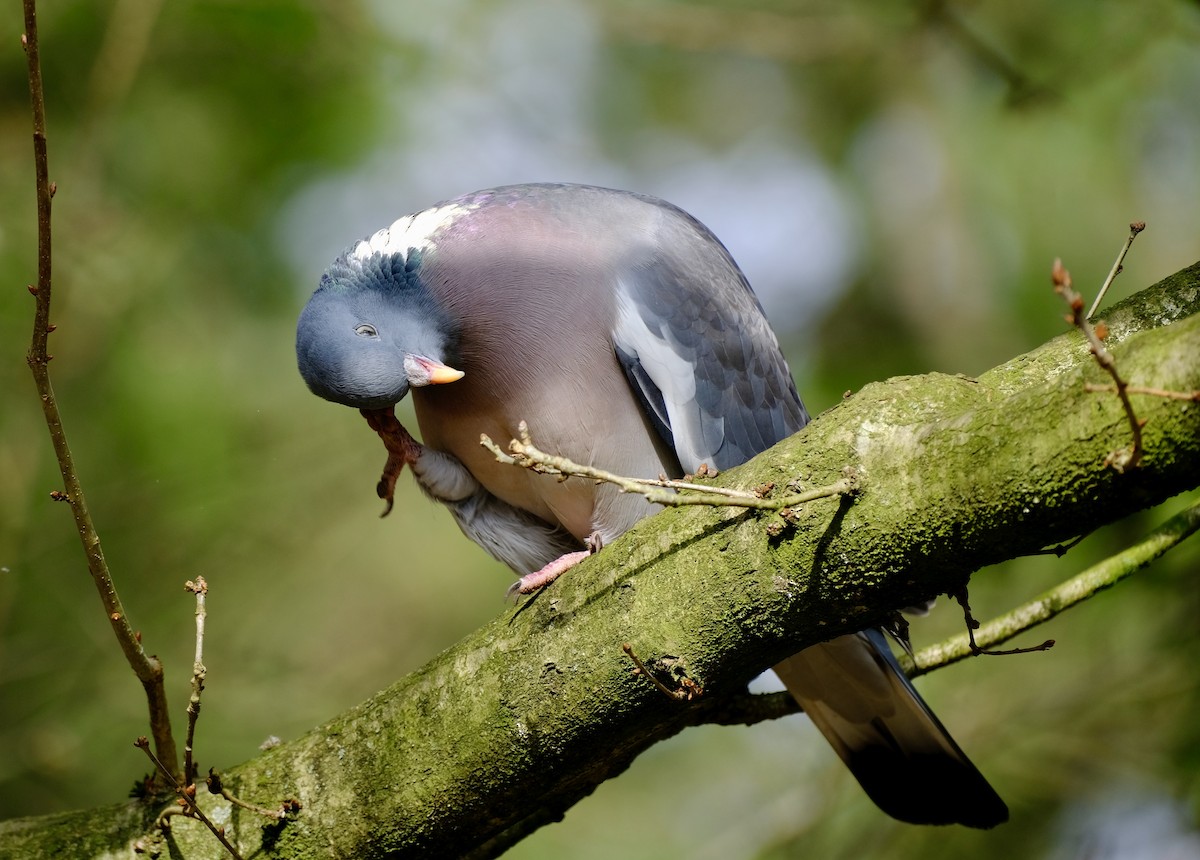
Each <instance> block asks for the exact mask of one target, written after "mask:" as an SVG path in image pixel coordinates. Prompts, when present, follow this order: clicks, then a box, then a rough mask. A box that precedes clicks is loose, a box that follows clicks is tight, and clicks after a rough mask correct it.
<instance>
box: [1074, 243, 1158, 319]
mask: <svg viewBox="0 0 1200 860" xmlns="http://www.w3.org/2000/svg"><path fill="white" fill-rule="evenodd" d="M1145 229H1146V222H1145V221H1133V222H1131V223H1130V225H1129V236H1128V238H1126V239H1125V244H1124V245H1122V246H1121V251H1120V253H1118V254H1117V259H1116V261H1115V262H1114V263H1113V265H1112V268H1111V269H1110V270H1109V272H1108V277H1107V278H1105V279H1104V283H1103V285H1101V287H1100V292H1099V293H1097V294H1096V300H1095V301H1094V302H1092V307H1091V309H1090V310H1089V311H1088V312H1087V318H1088V319H1091V318H1092V317H1094V316H1095V315H1096V309H1097V308H1099V307H1100V302H1102V301H1103V300H1104V294H1105V293H1107V292H1108V288H1109V287H1111V286H1112V282H1113V281H1115V280H1116V279H1117V275H1119V274H1121V270H1122V269H1124V268H1125V267H1124V263H1125V255H1126V254H1128V253H1129V248H1130V247H1131V246H1132V245H1133V240H1134V239H1136V238H1137V234H1138V233H1140V232H1142V231H1143V230H1145Z"/></svg>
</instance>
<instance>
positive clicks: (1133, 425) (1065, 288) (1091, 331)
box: [1050, 260, 1144, 472]
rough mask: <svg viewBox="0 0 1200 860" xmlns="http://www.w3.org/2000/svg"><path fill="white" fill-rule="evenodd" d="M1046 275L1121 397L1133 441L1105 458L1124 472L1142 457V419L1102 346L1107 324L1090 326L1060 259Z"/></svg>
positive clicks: (1078, 295) (1069, 317)
mask: <svg viewBox="0 0 1200 860" xmlns="http://www.w3.org/2000/svg"><path fill="white" fill-rule="evenodd" d="M1050 277H1051V281H1052V282H1053V283H1054V291H1055V292H1056V293H1058V294H1059V295H1060V296H1062V297H1063V300H1064V301H1066V303H1067V306H1068V307H1070V309H1071V313H1069V314H1067V316H1066V320H1067V322H1069V323H1071V324H1072V325H1074V326H1075V327H1076V328H1077V329H1079V330H1080V331H1081V332H1083V337H1084V339H1085V340H1086V341H1087V344H1088V348H1089V349H1090V350H1091V352H1092V355H1093V356H1094V357H1095V359H1096V363H1097V364H1099V365H1100V367H1101V368H1103V369H1104V371H1105V373H1107V374H1108V375H1109V376H1111V377H1112V380H1113V384H1114V386H1115V388H1116V392H1117V396H1118V397H1119V398H1120V399H1121V405H1122V406H1123V407H1124V409H1125V417H1126V418H1127V419H1128V420H1129V429H1130V432H1131V433H1132V434H1133V442H1132V443H1131V445H1130V447H1129V449H1128V450H1126V449H1123V448H1122V449H1120V450H1117V451H1113V452H1111V453H1110V454H1109V455H1108V460H1107V461H1106V462H1107V464H1108V465H1110V466H1112V467H1113V468H1114V469H1115V470H1116V471H1118V472H1127V471H1129V470H1130V469H1135V468H1137V466H1138V464H1139V463H1140V462H1141V460H1142V454H1143V449H1142V425H1143V424H1144V422H1143V421H1141V420H1139V419H1138V417H1137V413H1135V412H1134V411H1133V404H1132V403H1131V402H1130V401H1129V394H1128V393H1127V391H1126V389H1127V388H1128V387H1129V385H1128V383H1126V382H1125V380H1124V379H1122V378H1121V374H1120V373H1118V372H1117V362H1116V360H1115V359H1113V357H1112V353H1110V352H1109V351H1108V350H1107V349H1105V347H1104V337H1105V335H1106V333H1107V327H1106V326H1105V325H1104V323H1097V324H1096V325H1095V326H1093V325H1092V324H1091V323H1090V322H1088V320H1087V317H1085V316H1084V315H1083V296H1081V295H1080V294H1079V293H1077V292H1075V290H1073V289H1072V288H1071V273H1070V272H1068V271H1067V270H1066V269H1065V268H1063V264H1062V260H1055V261H1054V268H1053V270H1052V271H1051V276H1050Z"/></svg>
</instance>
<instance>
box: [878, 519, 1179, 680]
mask: <svg viewBox="0 0 1200 860" xmlns="http://www.w3.org/2000/svg"><path fill="white" fill-rule="evenodd" d="M1198 529H1200V504H1195V505H1193V506H1192V507H1190V508H1188V509H1186V510H1185V511H1183V512H1182V513H1179V514H1177V515H1175V516H1174V517H1172V518H1171V519H1169V520H1167V521H1166V522H1165V523H1163V524H1162V525H1161V526H1159V527H1158V528H1157V529H1155V530H1154V531H1153V532H1151V533H1150V534H1149V535H1148V536H1147V537H1146V538H1145V539H1144V540H1142V541H1141V542H1140V543H1138V544H1135V545H1134V546H1132V547H1130V548H1129V549H1127V550H1125V551H1124V552H1121V553H1118V554H1117V555H1115V556H1112V557H1111V558H1108V559H1105V560H1104V561H1102V562H1100V563H1099V564H1097V565H1094V566H1093V567H1090V568H1088V569H1087V570H1085V571H1084V572H1083V573H1080V574H1078V575H1077V576H1074V577H1072V578H1071V579H1068V580H1067V581H1066V582H1064V583H1062V584H1060V585H1058V586H1057V587H1055V588H1053V589H1051V590H1050V591H1047V592H1046V593H1045V594H1043V595H1041V596H1040V597H1038V598H1036V599H1035V600H1032V601H1030V602H1029V603H1026V604H1025V605H1024V606H1020V607H1018V608H1017V609H1014V610H1013V611H1012V612H1009V613H1007V614H1005V615H1002V616H1000V617H998V618H995V619H993V620H992V621H989V622H987V623H985V624H982V625H980V627H979V628H978V630H977V631H975V634H974V637H973V638H974V640H975V642H976V643H977V647H983V648H987V647H990V646H993V645H999V644H1000V643H1002V642H1007V641H1008V640H1009V639H1012V638H1013V637H1014V636H1016V635H1017V634H1019V633H1023V632H1025V631H1026V630H1029V629H1031V628H1033V627H1036V626H1037V625H1039V624H1042V623H1044V622H1046V621H1049V620H1050V619H1051V618H1053V617H1054V616H1056V615H1058V614H1059V613H1060V612H1063V611H1065V610H1067V609H1069V608H1070V607H1072V606H1074V605H1075V604H1076V603H1081V602H1082V601H1084V600H1087V599H1088V598H1089V597H1094V596H1095V595H1096V594H1098V593H1099V592H1101V591H1104V590H1105V589H1107V588H1111V587H1112V586H1114V585H1116V584H1117V583H1118V582H1120V581H1121V580H1122V579H1125V578H1126V577H1128V576H1130V575H1131V574H1133V573H1134V572H1135V571H1137V570H1139V569H1141V568H1143V567H1145V566H1146V565H1148V564H1149V563H1150V562H1152V561H1154V559H1156V558H1158V557H1159V556H1160V555H1162V554H1164V553H1165V552H1167V550H1169V549H1171V548H1172V547H1174V546H1176V545H1177V544H1179V543H1180V542H1182V541H1183V540H1184V539H1186V538H1187V537H1189V536H1190V535H1192V534H1193V533H1195V532H1196V531H1197V530H1198ZM971 639H972V637H971V636H968V635H967V634H965V633H964V634H960V635H958V636H955V637H953V638H951V639H947V640H946V641H945V642H941V643H939V644H937V645H933V646H931V647H929V648H925V649H922V650H921V651H919V652H917V654H916V656H915V657H913V658H908V657H906V656H905V657H901V658H900V659H901V665H902V666H904V669H905V671H906V672H908V675H909V677H913V678H915V677H917V676H918V675H924V674H925V673H927V672H932V671H933V670H934V669H939V668H941V667H943V666H949V665H950V664H952V663H957V662H958V661H960V660H964V659H966V658H967V657H970V656H972V653H973V651H972V643H971Z"/></svg>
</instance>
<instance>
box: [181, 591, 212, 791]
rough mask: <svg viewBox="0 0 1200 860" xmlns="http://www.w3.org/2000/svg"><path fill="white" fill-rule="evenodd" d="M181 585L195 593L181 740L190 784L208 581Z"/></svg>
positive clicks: (203, 670) (203, 673)
mask: <svg viewBox="0 0 1200 860" xmlns="http://www.w3.org/2000/svg"><path fill="white" fill-rule="evenodd" d="M183 587H184V589H185V590H186V591H190V592H192V593H193V594H195V595H196V659H195V660H193V661H192V695H191V697H190V698H189V699H188V708H187V714H188V724H187V739H186V740H185V741H184V742H183V778H184V781H185V782H186V783H187V784H189V785H191V784H192V783H194V782H195V781H196V763H195V761H194V760H193V759H192V750H193V746H192V741H193V739H194V738H195V735H196V721H197V720H198V719H199V718H200V694H201V693H203V692H204V681H205V678H207V677H208V669H207V668H205V666H204V621H205V619H206V618H207V615H208V613H207V611H206V609H205V598H206V597H207V596H208V583H207V582H205V581H204V577H203V576H197V577H196V581H195V582H193V581H192V580H190V579H189V580H188V581H187V582H185V583H184V585H183Z"/></svg>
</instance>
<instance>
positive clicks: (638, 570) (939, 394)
mask: <svg viewBox="0 0 1200 860" xmlns="http://www.w3.org/2000/svg"><path fill="white" fill-rule="evenodd" d="M1198 310H1200V264H1197V265H1195V266H1192V267H1191V268H1189V269H1186V270H1184V271H1182V272H1179V273H1177V274H1176V275H1174V276H1172V277H1171V278H1168V279H1167V280H1165V281H1163V282H1162V283H1160V284H1158V285H1156V286H1155V287H1153V288H1151V289H1148V290H1146V291H1144V292H1143V293H1141V294H1139V295H1138V296H1135V297H1134V298H1133V299H1131V300H1129V301H1127V302H1125V303H1123V304H1122V305H1119V306H1117V307H1116V308H1114V309H1113V310H1112V311H1111V312H1110V313H1109V315H1108V318H1107V323H1108V329H1109V338H1108V345H1109V347H1110V349H1112V351H1113V354H1114V356H1115V358H1116V360H1117V362H1118V363H1119V364H1120V366H1121V369H1122V372H1123V374H1124V375H1125V377H1126V378H1127V379H1129V380H1131V381H1132V382H1136V383H1137V384H1152V385H1156V386H1161V387H1163V388H1166V389H1171V390H1181V391H1185V390H1193V389H1196V388H1200V316H1198V315H1196V312H1197V311H1198ZM1102 378H1103V371H1101V370H1100V369H1099V368H1098V367H1096V365H1095V363H1094V361H1093V359H1092V357H1091V355H1090V354H1089V352H1088V348H1087V346H1086V344H1085V343H1084V342H1083V339H1082V337H1081V336H1080V335H1079V334H1078V333H1077V332H1070V333H1067V334H1065V335H1063V336H1061V337H1059V338H1056V339H1055V340H1053V341H1051V342H1049V343H1047V344H1045V345H1044V346H1042V347H1040V348H1039V349H1036V350H1034V351H1033V352H1031V353H1028V354H1026V355H1023V356H1020V357H1018V358H1016V359H1014V360H1012V361H1010V362H1008V363H1006V364H1005V365H1003V366H1001V367H998V368H995V369H994V370H992V371H990V372H988V373H986V374H984V375H983V376H981V377H980V378H978V379H967V378H963V377H956V376H945V375H934V374H931V375H927V376H920V377H905V378H898V379H892V380H889V381H887V382H882V383H876V384H872V385H869V386H867V387H866V388H864V389H863V390H862V391H861V392H859V393H858V394H856V395H855V396H853V397H851V398H849V399H848V400H846V401H843V402H842V403H839V404H838V405H837V406H836V407H835V408H833V409H831V410H829V411H828V412H826V413H824V414H823V415H821V416H819V417H818V418H817V419H816V420H815V421H813V422H812V424H810V425H809V427H808V428H806V429H805V431H803V432H802V433H800V434H797V435H796V436H794V437H792V438H791V439H788V440H786V441H785V442H783V443H781V444H780V445H778V446H776V447H775V448H773V449H771V450H770V451H767V452H765V453H764V454H762V455H760V456H759V457H756V458H755V459H754V460H753V461H751V462H750V463H748V464H746V465H745V466H743V467H740V468H738V469H733V470H730V471H729V472H726V473H724V474H723V475H722V476H721V478H720V479H719V481H718V483H722V484H724V485H726V486H738V487H742V488H746V487H753V486H757V485H759V484H763V483H767V482H771V481H775V482H778V483H781V484H782V483H785V482H786V481H788V480H791V479H793V478H799V479H801V480H803V481H804V482H806V483H809V484H815V485H819V484H828V483H830V482H832V481H834V480H836V479H837V477H838V475H839V474H840V472H841V470H842V469H843V468H845V467H847V466H852V467H854V468H855V469H856V470H857V471H858V472H859V473H860V474H861V475H862V477H863V489H862V492H861V494H860V495H858V496H856V497H854V498H853V499H850V498H845V497H843V498H841V499H834V498H830V499H822V500H818V501H815V502H812V503H810V504H808V505H805V506H804V507H802V508H798V509H796V516H795V517H794V518H793V519H792V520H791V521H790V522H789V527H788V529H787V530H785V531H784V532H783V533H782V534H775V535H772V534H769V531H771V530H769V529H768V524H769V522H770V521H771V519H772V518H777V517H778V515H777V514H773V513H771V514H761V513H757V512H753V511H744V510H736V509H731V508H721V509H708V508H679V509H672V510H667V511H664V512H662V513H660V514H658V515H656V516H654V517H652V518H650V519H648V520H646V521H644V522H643V523H641V524H640V525H639V526H637V527H636V528H635V529H633V530H632V531H631V532H629V533H628V534H627V535H625V536H624V537H623V538H621V539H620V540H619V541H617V542H615V543H613V544H612V545H610V546H609V547H606V548H605V550H604V551H603V552H601V553H599V554H598V555H596V556H594V557H593V558H591V559H589V560H587V561H586V562H585V563H584V564H583V565H581V566H580V567H579V568H578V569H576V570H575V571H572V573H571V574H570V575H568V576H566V577H564V578H563V579H562V580H561V581H559V582H556V583H555V584H554V585H553V586H552V587H551V588H550V589H548V590H547V591H545V592H543V593H541V594H539V595H537V596H536V597H534V598H533V599H531V600H529V601H528V602H526V603H525V604H523V605H522V606H521V607H520V608H518V609H516V610H511V611H508V612H505V613H504V614H503V615H501V616H500V617H498V618H497V619H496V620H495V621H494V622H492V623H491V624H488V625H487V626H485V627H484V628H482V629H480V630H478V631H476V632H475V633H473V634H471V635H470V636H468V637H467V638H466V639H464V640H463V641H462V642H460V643H459V644H458V645H457V646H455V647H454V648H452V649H450V650H448V651H446V652H445V653H443V654H441V655H439V656H438V657H437V658H435V659H434V660H433V661H432V662H430V663H429V664H428V665H427V666H425V667H424V668H423V669H421V670H419V671H417V672H414V673H413V674H411V675H409V676H408V677H406V678H404V679H402V680H400V681H399V682H397V683H396V684H395V685H393V686H392V687H391V688H389V689H387V690H385V691H383V692H381V693H379V694H378V695H377V696H375V697H374V698H372V699H371V700H369V701H367V702H365V703H363V704H362V705H360V706H358V707H356V708H354V709H352V710H351V711H349V712H347V713H345V714H343V715H341V716H339V717H336V718H334V719H333V720H331V721H330V722H329V723H328V724H326V725H324V726H321V727H319V728H317V729H314V730H313V731H312V732H310V733H309V734H307V735H305V736H304V737H302V738H299V739H297V740H295V741H292V742H290V743H287V744H284V745H282V746H279V747H276V748H273V749H270V750H268V751H266V752H264V753H263V754H262V755H261V756H259V757H258V758H257V759H255V760H253V761H250V762H247V763H245V764H243V765H241V766H239V767H237V768H232V769H229V770H227V771H226V772H225V774H224V782H225V783H226V784H227V785H230V786H232V787H233V788H234V790H235V791H237V792H238V793H239V794H243V795H249V796H253V797H288V796H291V797H295V798H297V799H298V800H299V801H301V802H302V804H303V812H302V813H301V814H300V815H299V816H298V817H296V818H295V819H294V820H291V821H289V822H287V823H286V824H283V825H280V826H278V827H272V828H269V829H266V830H264V828H263V826H262V824H261V821H260V820H259V819H255V818H251V817H249V816H240V814H239V812H238V811H237V810H228V811H226V812H225V813H223V814H222V815H221V816H220V817H221V818H222V819H223V820H228V824H227V832H228V834H229V835H230V838H231V840H232V841H234V842H235V844H236V845H237V847H238V849H239V850H241V851H242V852H243V853H244V854H245V855H246V856H251V855H253V856H263V857H276V856H279V857H306V856H331V855H335V856H354V857H362V858H369V857H382V856H434V855H436V856H457V855H460V854H467V853H474V854H475V855H476V856H490V855H492V854H495V853H497V852H499V851H501V850H503V848H504V847H506V846H507V845H509V844H511V843H512V842H513V841H515V840H516V839H518V838H520V837H521V836H522V835H524V834H525V833H527V832H529V831H530V830H532V829H534V828H536V827H537V826H540V825H541V824H543V823H546V822H549V821H553V820H556V819H557V818H559V817H561V816H562V814H563V813H564V811H565V810H566V809H567V808H568V807H569V806H571V805H572V804H573V803H574V802H576V801H577V800H579V799H580V798H581V797H584V796H586V795H587V794H589V793H590V792H591V791H592V790H593V789H594V788H595V787H596V785H598V784H599V783H600V782H602V781H603V780H605V779H608V778H610V777H612V776H615V775H617V774H619V773H621V772H622V771H623V770H624V769H625V768H626V767H627V766H628V765H629V763H630V762H631V761H632V760H633V758H634V757H635V756H637V755H638V754H639V753H640V752H642V751H643V750H645V749H646V748H647V747H649V746H651V745H652V744H654V743H655V742H657V741H659V740H661V739H663V738H666V737H668V736H670V735H672V734H674V733H676V732H678V731H680V730H681V729H682V728H683V727H685V726H687V725H689V724H694V723H696V722H699V721H704V720H706V719H708V720H711V721H719V722H728V721H733V720H736V719H737V711H738V709H739V707H740V706H741V704H742V703H744V691H745V684H746V683H747V681H748V680H749V679H750V678H752V677H753V676H754V675H756V674H757V673H758V672H759V671H760V670H762V669H763V668H764V667H767V666H770V665H772V664H773V663H775V662H777V661H778V660H779V659H780V658H782V657H784V656H786V655H788V654H790V653H792V652H794V651H795V650H797V649H799V648H801V647H804V646H806V645H809V644H812V643H814V642H817V641H819V640H823V639H828V638H831V637H833V636H835V635H838V634H840V633H844V632H847V631H851V630H855V629H859V628H862V627H864V626H867V625H871V624H876V623H879V622H880V621H882V620H884V619H885V618H887V617H888V615H889V613H890V612H891V611H892V610H893V609H894V608H895V607H898V606H904V605H911V604H913V603H915V602H917V601H919V600H921V599H923V598H926V597H929V596H931V595H934V594H938V593H942V592H947V591H952V590H955V589H957V588H959V587H960V586H961V585H962V584H963V583H964V582H965V581H966V580H967V578H968V577H969V576H970V574H971V573H972V572H974V571H976V570H978V569H979V568H981V567H983V566H984V565H988V564H991V563H994V562H997V561H1001V560H1004V559H1008V558H1013V557H1016V556H1019V555H1023V554H1027V553H1030V552H1033V551H1036V550H1038V549H1040V548H1042V547H1044V546H1047V545H1049V544H1052V543H1056V542H1060V541H1063V540H1065V539H1067V538H1071V537H1074V536H1076V535H1078V534H1083V533H1087V532H1090V531H1092V530H1093V529H1096V528H1098V527H1099V526H1101V525H1104V524H1106V523H1109V522H1112V521H1114V520H1117V519H1120V518H1121V517H1124V516H1126V515H1128V514H1130V513H1132V512H1134V511H1137V510H1140V509H1142V508H1145V507H1147V506H1150V505H1154V504H1157V503H1160V502H1162V501H1164V500H1166V499H1167V498H1169V497H1170V496H1172V495H1173V494H1175V493H1178V492H1180V491H1183V490H1187V489H1190V488H1194V487H1196V486H1198V485H1200V409H1197V408H1196V406H1195V404H1193V403H1190V402H1188V401H1179V400H1173V399H1166V398H1159V397H1150V396H1140V397H1138V398H1137V400H1136V403H1137V409H1138V412H1139V415H1140V416H1141V417H1142V418H1145V419H1148V423H1147V424H1146V426H1145V431H1144V445H1145V456H1144V458H1143V460H1142V462H1141V464H1140V465H1139V466H1138V467H1137V468H1136V469H1131V470H1129V471H1127V472H1126V473H1124V474H1119V473H1118V472H1116V471H1115V470H1113V469H1111V468H1107V467H1106V466H1105V465H1104V461H1105V458H1106V457H1107V455H1108V453H1109V452H1110V451H1111V450H1113V448H1114V447H1118V446H1120V445H1122V444H1124V441H1125V439H1126V438H1127V434H1128V426H1127V423H1126V420H1125V416H1124V412H1123V408H1122V406H1121V403H1120V402H1119V400H1118V398H1117V397H1115V396H1113V395H1110V394H1106V393H1095V392H1089V391H1087V390H1085V383H1088V382H1093V383H1094V382H1096V381H1097V380H1100V379H1102ZM546 479H547V480H554V478H553V477H547V478H546ZM775 531H777V530H775ZM625 642H629V643H631V644H632V647H633V648H634V650H635V651H636V653H637V654H638V655H639V657H640V658H641V659H642V660H643V661H645V663H646V664H647V666H648V667H649V668H650V669H651V670H652V671H656V672H659V673H661V675H660V677H661V678H664V679H666V682H667V683H668V685H669V686H670V685H671V682H672V681H675V682H678V681H679V680H680V679H681V678H683V677H686V678H688V679H690V680H691V681H694V682H695V683H696V684H698V685H699V686H700V687H702V688H703V690H704V694H703V696H701V697H699V698H698V699H696V700H695V701H693V702H690V703H683V702H679V701H674V700H672V699H670V698H669V697H667V696H664V695H663V694H662V693H661V692H660V691H659V690H657V689H655V688H654V687H653V686H651V685H650V684H649V683H647V681H646V679H645V678H642V677H640V676H638V675H636V674H635V673H634V672H633V671H632V665H631V664H630V662H629V660H628V659H627V658H626V656H625V654H624V652H623V651H622V645H623V643H625ZM676 685H678V684H676ZM731 712H732V713H733V716H732V717H731V716H730V713H731ZM202 802H203V803H204V804H205V805H207V806H208V807H209V808H210V815H212V814H213V812H214V810H213V809H212V807H214V806H219V805H221V804H227V801H225V800H223V799H222V798H215V797H204V798H202ZM154 813H155V810H149V811H147V810H145V809H143V808H141V807H139V806H138V805H136V804H125V805H122V806H118V807H110V808H107V809H101V810H92V811H88V812H81V813H75V814H70V815H65V816H54V817H50V818H45V819H30V820H25V821H13V822H8V823H6V824H3V825H0V838H2V839H4V840H7V842H8V844H10V845H14V846H17V848H18V849H19V850H15V851H14V852H13V855H12V856H55V854H54V852H55V847H56V846H61V845H67V844H69V845H71V846H72V851H73V854H74V856H88V851H89V850H91V851H92V852H93V853H99V851H100V850H102V849H104V850H109V849H114V848H116V847H118V846H120V845H122V844H128V843H129V842H130V841H131V840H133V839H134V838H136V837H137V836H138V835H139V834H141V833H142V832H143V831H144V830H145V828H147V827H149V822H150V821H151V820H152V819H153V817H154ZM226 814H227V815H228V818H227V819H226ZM193 831H195V832H193ZM170 838H171V839H172V840H173V841H175V843H176V845H175V847H176V848H177V849H178V851H179V853H180V856H186V857H189V858H200V857H216V856H219V851H220V850H221V849H220V847H219V846H218V845H216V843H215V842H212V841H211V840H210V839H209V837H208V835H207V833H204V832H202V831H200V830H199V829H198V827H193V826H192V824H191V822H181V823H178V824H176V825H175V827H174V829H173V831H172V835H171V837H170ZM80 846H83V847H82V848H81V847H80ZM89 846H90V848H89ZM22 851H23V852H24V854H22V853H21V852H22Z"/></svg>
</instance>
